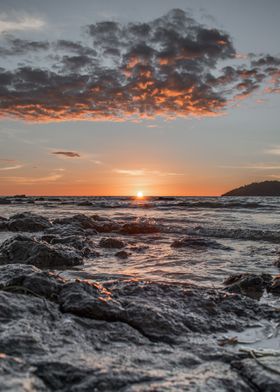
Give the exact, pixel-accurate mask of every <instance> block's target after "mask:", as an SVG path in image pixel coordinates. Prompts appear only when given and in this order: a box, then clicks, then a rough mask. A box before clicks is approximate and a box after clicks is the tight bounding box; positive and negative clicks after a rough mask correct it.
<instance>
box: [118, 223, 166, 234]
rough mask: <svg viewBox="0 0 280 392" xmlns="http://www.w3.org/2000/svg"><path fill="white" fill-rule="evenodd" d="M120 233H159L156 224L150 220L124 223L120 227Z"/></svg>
mask: <svg viewBox="0 0 280 392" xmlns="http://www.w3.org/2000/svg"><path fill="white" fill-rule="evenodd" d="M120 233H122V234H128V235H136V234H152V233H159V228H158V226H157V225H156V224H154V223H150V222H131V223H125V224H124V225H123V226H122V228H121V229H120Z"/></svg>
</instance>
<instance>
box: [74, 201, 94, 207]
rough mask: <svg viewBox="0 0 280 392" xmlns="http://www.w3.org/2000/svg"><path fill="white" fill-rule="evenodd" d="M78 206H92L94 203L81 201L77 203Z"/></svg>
mask: <svg viewBox="0 0 280 392" xmlns="http://www.w3.org/2000/svg"><path fill="white" fill-rule="evenodd" d="M77 206H80V207H92V206H93V203H92V202H91V201H81V202H80V203H77Z"/></svg>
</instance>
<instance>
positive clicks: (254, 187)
mask: <svg viewBox="0 0 280 392" xmlns="http://www.w3.org/2000/svg"><path fill="white" fill-rule="evenodd" d="M222 196H280V181H263V182H253V183H252V184H248V185H244V186H241V187H240V188H236V189H233V190H231V191H229V192H227V193H224V194H223V195H222Z"/></svg>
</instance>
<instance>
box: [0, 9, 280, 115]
mask: <svg viewBox="0 0 280 392" xmlns="http://www.w3.org/2000/svg"><path fill="white" fill-rule="evenodd" d="M84 31H85V34H86V38H85V39H84V41H86V42H81V41H70V40H65V39H64V40H63V39H61V40H58V41H56V42H52V43H50V44H48V42H43V41H42V42H33V41H30V42H27V41H23V40H19V39H15V38H13V39H10V42H8V43H7V45H8V46H6V47H4V49H3V48H2V50H4V51H5V50H6V53H10V54H11V53H14V54H15V55H17V51H16V50H15V48H16V47H19V48H22V55H23V53H24V52H26V53H27V52H30V51H33V52H35V53H36V58H39V60H40V61H39V60H38V61H39V63H40V62H41V63H42V61H44V59H45V57H44V56H46V54H48V61H47V62H44V67H41V66H40V65H39V63H30V62H29V63H28V61H31V60H30V59H29V57H27V58H26V59H23V60H22V65H21V66H18V67H17V68H15V69H5V68H0V86H1V87H0V113H1V116H2V117H11V118H17V119H22V120H25V121H35V122H49V121H70V120H85V121H89V120H96V121H100V120H102V121H124V120H132V121H134V120H139V119H143V118H150V119H152V118H155V117H158V116H161V117H164V118H168V119H172V118H176V117H203V116H217V115H220V114H222V113H224V112H225V111H226V109H227V108H228V107H229V106H230V105H232V103H233V102H234V101H236V100H241V99H245V98H247V97H248V96H251V95H252V94H253V93H254V92H255V91H257V90H258V89H261V88H262V87H263V86H264V84H265V83H266V84H267V85H266V92H268V93H272V92H273V93H276V92H280V59H279V58H277V57H274V56H270V55H263V56H257V55H250V56H244V57H245V58H244V59H243V58H242V59H240V56H238V54H237V52H236V50H235V48H234V45H233V42H232V38H231V37H230V35H229V34H228V33H226V32H225V31H223V30H221V29H217V28H210V27H206V26H205V25H202V24H200V23H199V22H197V21H196V20H195V19H193V18H192V17H190V16H189V15H188V14H187V13H186V12H184V11H182V10H180V9H174V10H171V11H170V12H169V13H167V14H166V15H164V16H162V17H160V18H157V19H155V20H152V21H149V22H147V23H128V24H120V23H117V22H112V21H104V22H99V23H96V24H91V25H89V26H86V27H85V28H84ZM89 42H90V43H89ZM50 50H51V51H52V53H51V55H50V54H49V52H50ZM7 51H8V52H7ZM40 56H41V57H40ZM36 58H35V60H36ZM243 60H244V61H246V62H247V63H246V64H243V65H242V64H241V61H243ZM32 61H33V60H32ZM224 61H226V62H227V64H229V65H227V66H226V67H225V66H223V62H224ZM27 64H28V65H27Z"/></svg>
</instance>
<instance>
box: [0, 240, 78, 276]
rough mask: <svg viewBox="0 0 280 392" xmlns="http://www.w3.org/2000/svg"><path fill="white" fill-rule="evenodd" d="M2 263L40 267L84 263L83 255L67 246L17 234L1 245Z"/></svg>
mask: <svg viewBox="0 0 280 392" xmlns="http://www.w3.org/2000/svg"><path fill="white" fill-rule="evenodd" d="M0 264H2V265H3V264H31V265H34V266H36V267H40V268H59V267H66V266H67V267H73V266H75V265H80V264H82V256H81V254H80V253H78V252H77V251H75V250H73V249H71V248H69V247H66V246H64V247H63V246H60V247H58V246H57V247H54V246H52V245H49V244H48V243H46V242H43V241H39V240H37V239H35V238H31V237H27V236H23V235H17V236H15V237H12V238H10V239H8V240H6V241H5V242H4V243H3V244H2V245H1V247H0Z"/></svg>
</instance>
